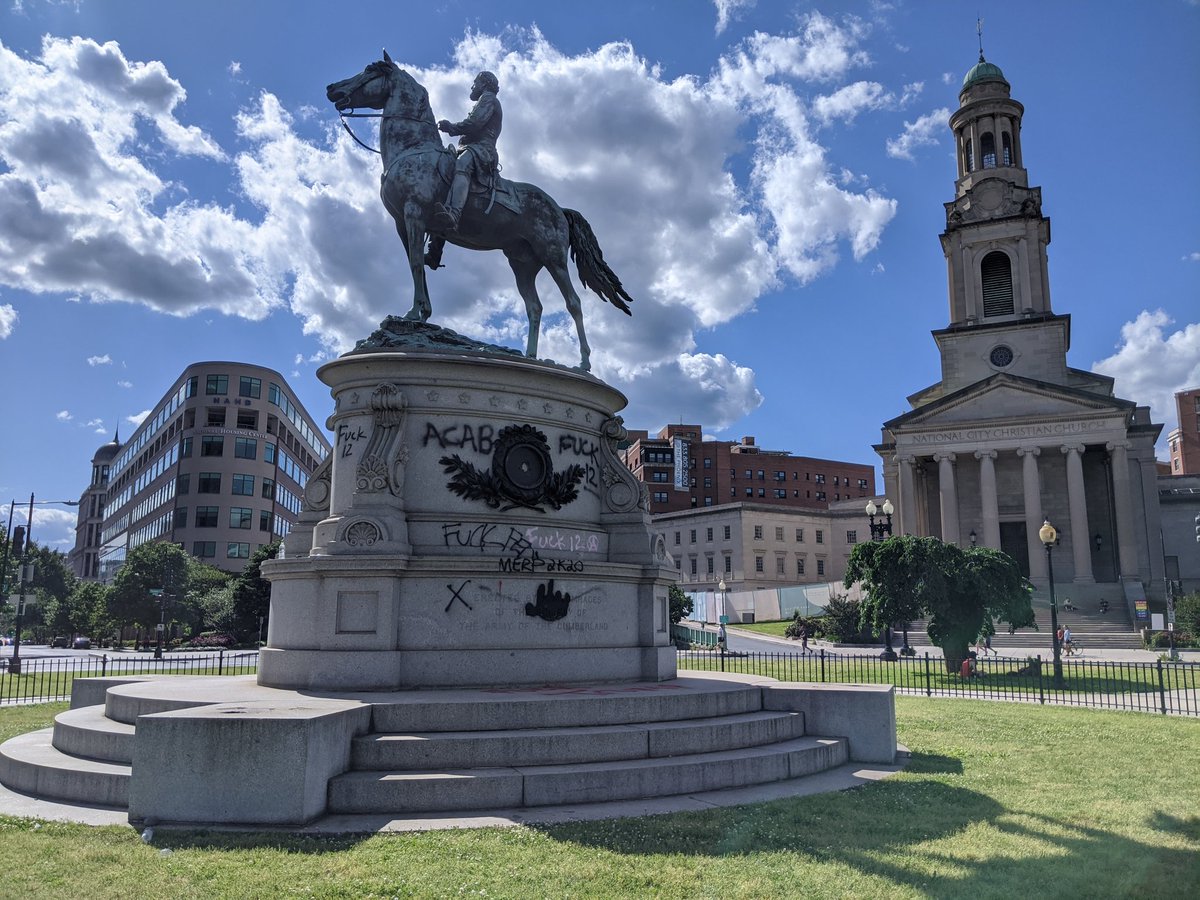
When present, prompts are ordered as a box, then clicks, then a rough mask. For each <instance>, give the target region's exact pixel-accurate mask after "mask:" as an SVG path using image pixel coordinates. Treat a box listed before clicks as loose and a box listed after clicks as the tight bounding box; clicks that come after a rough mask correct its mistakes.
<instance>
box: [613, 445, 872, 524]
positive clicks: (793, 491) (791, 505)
mask: <svg viewBox="0 0 1200 900" xmlns="http://www.w3.org/2000/svg"><path fill="white" fill-rule="evenodd" d="M621 453H622V459H623V460H624V462H625V465H627V466H628V467H629V469H630V470H631V471H632V472H633V474H634V475H636V476H637V477H638V479H639V480H640V481H642V482H643V483H644V484H645V485H646V488H647V490H648V491H649V493H650V513H651V515H653V516H659V515H662V514H663V513H673V512H682V511H684V510H692V509H702V508H704V507H712V506H722V505H725V504H729V503H755V504H759V505H766V506H768V507H780V508H785V509H807V510H823V509H827V508H828V507H829V504H830V503H836V502H838V501H841V500H854V499H859V498H861V499H862V500H863V502H864V504H865V503H866V500H867V499H868V498H870V497H873V496H874V495H875V469H874V467H873V466H869V465H862V464H859V463H850V462H840V461H838V460H831V459H814V458H812V457H808V456H793V455H792V454H791V453H788V452H786V451H783V450H764V449H763V448H761V447H759V446H758V445H757V444H755V442H754V438H753V437H744V438H742V439H741V440H740V441H706V440H703V435H702V431H701V428H700V426H699V425H668V426H666V427H665V428H663V429H662V430H661V431H659V432H658V434H657V435H656V436H655V437H650V436H649V433H648V432H646V431H630V432H629V438H628V445H627V446H626V447H625V448H624V449H622V451H621Z"/></svg>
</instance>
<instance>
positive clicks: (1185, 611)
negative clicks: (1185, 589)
mask: <svg viewBox="0 0 1200 900" xmlns="http://www.w3.org/2000/svg"><path fill="white" fill-rule="evenodd" d="M1175 626H1176V627H1177V628H1178V629H1179V630H1180V631H1187V632H1190V633H1191V634H1200V594H1186V595H1184V596H1183V597H1180V598H1179V599H1178V600H1176V601H1175Z"/></svg>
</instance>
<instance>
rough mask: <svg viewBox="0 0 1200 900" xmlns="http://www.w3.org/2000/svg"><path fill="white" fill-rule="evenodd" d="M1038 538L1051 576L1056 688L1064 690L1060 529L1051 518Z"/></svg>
mask: <svg viewBox="0 0 1200 900" xmlns="http://www.w3.org/2000/svg"><path fill="white" fill-rule="evenodd" d="M1038 540H1040V541H1041V542H1042V544H1043V545H1044V546H1045V548H1046V572H1047V573H1048V574H1049V576H1050V629H1051V630H1052V631H1053V632H1054V634H1053V637H1054V687H1055V689H1056V690H1062V689H1063V687H1064V685H1063V669H1062V645H1061V644H1060V643H1059V641H1058V601H1057V600H1055V598H1054V556H1053V553H1052V551H1053V550H1054V542H1055V541H1057V540H1058V531H1057V530H1056V529H1055V527H1054V526H1053V525H1051V524H1050V520H1049V519H1047V520H1046V521H1045V522H1044V523H1043V525H1042V527H1041V528H1039V529H1038Z"/></svg>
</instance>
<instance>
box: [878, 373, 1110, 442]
mask: <svg viewBox="0 0 1200 900" xmlns="http://www.w3.org/2000/svg"><path fill="white" fill-rule="evenodd" d="M1133 405H1134V404H1132V403H1130V402H1129V401H1127V400H1119V399H1116V398H1113V397H1106V396H1103V395H1098V394H1092V393H1089V392H1086V391H1080V390H1076V389H1073V388H1067V387H1063V386H1061V385H1051V384H1046V383H1044V382H1038V381H1032V380H1030V379H1025V378H1018V377H1016V376H1012V375H1004V374H999V375H994V376H992V377H991V378H988V379H987V380H985V381H982V382H979V383H977V384H974V385H971V386H970V387H967V388H964V389H962V390H960V391H956V392H955V393H953V394H951V395H949V396H947V397H943V398H941V399H940V400H935V401H933V402H932V403H929V404H927V405H926V406H923V407H921V408H919V409H916V410H913V411H912V412H910V413H905V414H904V415H902V416H899V417H897V418H895V419H892V420H891V421H890V422H888V423H886V427H887V428H889V429H891V430H893V431H895V430H897V429H899V430H908V429H913V428H929V427H951V426H959V425H969V424H979V423H994V422H997V421H1011V420H1014V419H1037V420H1053V419H1058V418H1070V417H1084V418H1088V419H1094V418H1098V417H1107V416H1125V415H1127V414H1128V412H1129V411H1130V410H1132V408H1133Z"/></svg>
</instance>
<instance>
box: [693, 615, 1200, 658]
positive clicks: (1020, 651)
mask: <svg viewBox="0 0 1200 900" xmlns="http://www.w3.org/2000/svg"><path fill="white" fill-rule="evenodd" d="M691 624H692V627H698V626H696V624H695V623H691ZM706 630H708V631H711V632H714V633H715V632H716V630H717V629H716V627H715V626H707V628H706ZM728 632H729V649H730V650H731V651H735V652H739V653H799V652H800V642H799V641H793V640H790V639H788V638H777V637H771V636H769V635H763V634H758V633H756V632H752V631H745V630H743V629H740V628H738V627H737V626H731V627H730V628H729V629H728ZM921 638H922V639H921V640H920V641H918V640H915V635H911V634H910V635H909V643H910V645H911V646H912V648H913V649H914V650H916V651H917V655H918V656H924V655H925V654H926V653H928V654H929V655H930V656H933V657H941V655H942V648H941V647H934V646H932V645H931V644H930V643H929V638H928V636H927V635H922V636H921ZM808 646H809V648H810V649H813V650H824V651H825V652H826V653H827V654H829V653H835V654H850V655H855V656H864V655H876V654H878V653H880V652H881V651H882V650H883V644H877V645H875V646H871V647H848V646H845V645H840V646H839V645H834V644H831V643H829V642H828V641H809V642H808ZM893 646H894V647H895V649H897V650H899V649H900V635H899V634H897V635H896V637H895V640H894V641H893ZM1164 652H1165V651H1162V650H1121V649H1097V650H1087V649H1086V648H1085V650H1084V652H1083V653H1080V654H1076V655H1074V656H1072V657H1071V659H1079V660H1092V661H1098V660H1103V661H1108V662H1154V661H1155V660H1157V659H1158V657H1159V656H1160V655H1161V654H1162V653H1164ZM1039 654H1040V655H1041V657H1042V658H1043V659H1049V658H1050V657H1051V656H1052V655H1053V651H1052V650H1051V648H1050V641H1049V638H1047V640H1046V643H1045V645H1044V646H1042V645H1038V646H1032V645H1031V646H1029V647H1020V648H1005V649H1003V650H1001V651H1000V655H1001V656H1005V657H1016V658H1020V657H1027V656H1037V655H1039ZM1179 657H1180V659H1181V661H1183V662H1191V663H1200V650H1180V651H1179Z"/></svg>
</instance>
